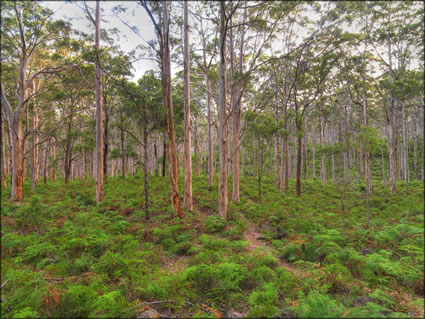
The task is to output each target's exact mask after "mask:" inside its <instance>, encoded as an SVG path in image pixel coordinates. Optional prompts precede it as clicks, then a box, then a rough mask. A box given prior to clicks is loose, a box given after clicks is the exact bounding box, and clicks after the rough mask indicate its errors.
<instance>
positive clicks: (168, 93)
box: [160, 1, 184, 218]
mask: <svg viewBox="0 0 425 319" xmlns="http://www.w3.org/2000/svg"><path fill="white" fill-rule="evenodd" d="M162 12H163V32H162V39H161V50H160V51H161V54H160V55H161V59H162V61H161V66H162V88H163V90H162V91H163V93H162V96H163V99H164V105H165V107H166V109H167V132H168V160H169V165H170V169H169V176H170V192H171V194H170V195H171V204H172V206H173V210H174V212H176V214H177V216H178V217H181V218H183V217H184V214H183V213H182V211H181V208H180V197H179V187H178V175H179V171H178V166H177V165H178V163H177V148H176V138H175V133H174V109H173V98H172V89H171V66H170V63H171V62H170V36H169V19H168V1H164V2H163V4H162Z"/></svg>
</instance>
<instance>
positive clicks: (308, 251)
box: [1, 175, 424, 318]
mask: <svg viewBox="0 0 425 319" xmlns="http://www.w3.org/2000/svg"><path fill="white" fill-rule="evenodd" d="M151 179H152V183H151V187H152V203H151V207H152V209H151V215H152V217H151V219H150V220H149V221H148V220H146V219H145V213H144V211H143V207H144V203H143V199H142V196H140V194H142V193H143V183H142V182H141V181H142V176H140V175H136V176H134V177H129V178H126V179H123V178H120V177H118V178H108V181H107V183H106V185H105V191H106V192H105V193H106V197H105V200H104V201H103V202H102V203H101V204H98V205H96V204H95V189H94V187H93V183H94V181H92V180H87V181H84V180H76V181H74V182H71V183H69V184H68V185H64V184H63V182H62V181H58V182H49V183H47V184H46V185H40V186H39V187H38V188H37V190H36V192H35V193H34V195H33V196H31V197H28V199H27V200H25V201H23V202H21V203H20V204H19V205H15V204H13V203H11V202H9V201H8V200H7V198H8V197H9V195H10V188H9V189H3V191H2V202H3V207H2V213H1V214H2V216H1V224H2V270H1V271H2V273H1V275H2V278H3V280H8V282H7V283H6V284H5V285H4V287H3V288H2V297H1V298H2V303H1V307H2V310H1V311H2V317H5V318H6V317H7V318H11V317H14V318H19V317H22V318H23V317H45V316H48V317H135V316H136V315H138V314H140V313H144V312H146V311H148V310H149V309H151V310H152V309H155V311H157V312H159V313H160V314H161V315H164V316H171V315H177V316H180V317H182V316H183V317H186V316H194V317H220V316H222V315H224V316H226V315H231V314H232V313H233V314H234V313H239V314H242V315H247V316H248V317H261V316H267V317H271V316H276V315H277V316H284V317H285V316H299V317H328V316H332V317H368V318H370V317H383V318H384V317H421V316H423V314H424V312H423V311H424V310H423V280H424V273H423V269H424V268H423V267H424V228H423V226H424V215H423V201H424V195H423V184H422V183H421V182H412V183H411V190H410V192H409V194H408V195H406V194H405V193H403V192H399V193H396V194H391V195H390V193H389V191H388V190H386V189H384V188H383V187H382V185H379V184H377V186H376V187H375V191H374V193H373V195H371V196H370V198H369V206H370V227H368V226H367V220H366V210H365V200H366V199H365V198H363V197H362V196H363V195H362V194H363V192H362V189H361V187H362V186H361V185H360V186H354V187H353V188H352V189H350V190H349V191H346V194H345V199H344V201H345V203H344V207H345V210H346V212H345V228H344V232H342V210H341V203H340V198H341V192H342V191H343V188H342V187H340V186H338V185H336V186H335V185H328V186H322V185H321V182H319V181H308V182H306V185H305V193H304V195H303V197H302V200H299V198H298V197H296V194H295V183H291V184H290V189H291V191H290V192H289V193H288V194H286V195H285V196H282V194H280V192H279V190H277V189H276V188H275V187H274V185H273V179H272V178H270V177H265V178H264V181H263V189H264V192H263V195H262V200H261V202H260V201H259V198H258V192H257V182H256V179H254V178H252V177H243V178H242V183H241V203H240V204H239V205H234V204H229V218H228V221H224V220H223V219H221V218H219V217H217V214H216V210H217V201H216V198H217V189H216V188H214V189H213V190H212V191H208V190H207V185H208V180H207V177H206V176H202V177H195V178H194V189H193V192H194V195H196V197H195V198H196V199H197V200H196V201H195V208H194V211H193V213H188V214H187V216H186V218H185V219H172V218H171V213H172V208H171V206H170V205H169V204H168V185H167V184H168V181H167V178H165V177H152V178H151ZM179 186H180V188H181V189H182V186H183V185H182V184H181V185H179ZM399 186H400V189H401V188H402V187H401V186H402V185H401V184H400V185H399ZM29 187H30V184H29V183H28V184H25V185H24V192H26V191H29ZM253 227H254V228H255V229H258V233H259V234H261V235H262V237H263V238H260V240H256V241H255V242H256V244H255V245H253V244H252V242H250V241H249V240H250V239H251V237H249V232H251V231H252V228H253ZM278 235H281V238H280V239H273V238H277V237H278ZM160 301H164V302H163V303H156V302H160ZM151 302H154V303H152V304H150V303H151ZM152 311H153V310H152ZM229 311H230V312H229Z"/></svg>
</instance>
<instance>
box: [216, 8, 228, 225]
mask: <svg viewBox="0 0 425 319" xmlns="http://www.w3.org/2000/svg"><path fill="white" fill-rule="evenodd" d="M224 10H225V3H224V2H220V40H219V41H220V49H219V52H220V62H219V106H218V121H219V130H218V135H219V136H218V143H219V192H218V214H219V215H220V217H222V218H225V219H226V218H227V204H228V197H227V151H228V149H227V147H228V146H227V143H228V139H227V137H228V136H227V135H228V128H227V127H228V123H227V103H226V78H227V76H226V31H227V28H226V22H225V19H226V17H225V12H224Z"/></svg>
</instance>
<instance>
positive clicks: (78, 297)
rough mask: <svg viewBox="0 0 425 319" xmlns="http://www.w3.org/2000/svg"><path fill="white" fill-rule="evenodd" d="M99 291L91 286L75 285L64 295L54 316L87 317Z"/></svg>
mask: <svg viewBox="0 0 425 319" xmlns="http://www.w3.org/2000/svg"><path fill="white" fill-rule="evenodd" d="M96 296H97V293H96V291H95V290H93V289H92V288H90V287H87V286H82V285H74V286H71V287H69V289H68V291H67V292H66V293H65V294H64V295H63V296H62V298H61V299H60V302H59V304H58V305H57V306H56V307H55V311H54V312H53V313H52V317H62V318H87V317H88V316H89V315H90V313H91V311H92V310H93V308H94V302H95V300H96Z"/></svg>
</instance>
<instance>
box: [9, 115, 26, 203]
mask: <svg viewBox="0 0 425 319" xmlns="http://www.w3.org/2000/svg"><path fill="white" fill-rule="evenodd" d="M13 127H14V134H12V154H13V155H12V156H13V161H12V194H11V200H14V201H20V200H21V199H22V185H23V182H24V155H23V146H24V141H23V135H22V124H21V121H20V120H19V121H18V120H16V118H15V119H14V125H13Z"/></svg>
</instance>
